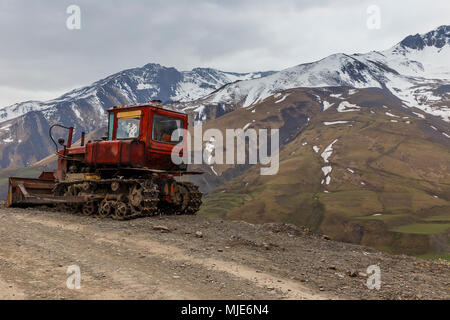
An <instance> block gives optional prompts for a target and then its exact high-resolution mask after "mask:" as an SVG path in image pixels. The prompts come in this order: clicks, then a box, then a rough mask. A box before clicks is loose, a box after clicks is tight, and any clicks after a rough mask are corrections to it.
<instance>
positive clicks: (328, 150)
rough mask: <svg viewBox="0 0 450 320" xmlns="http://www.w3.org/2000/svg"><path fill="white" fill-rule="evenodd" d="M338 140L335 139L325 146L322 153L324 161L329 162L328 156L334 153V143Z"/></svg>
mask: <svg viewBox="0 0 450 320" xmlns="http://www.w3.org/2000/svg"><path fill="white" fill-rule="evenodd" d="M337 141H338V139H336V140H334V141H333V142H332V143H331V144H330V145H329V146H328V147H326V148H325V150H324V151H323V152H322V154H321V155H320V156H321V157H322V159H323V161H325V163H328V158H329V157H330V156H331V154H332V153H333V145H334V144H335V143H336V142H337Z"/></svg>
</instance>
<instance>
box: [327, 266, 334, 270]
mask: <svg viewBox="0 0 450 320" xmlns="http://www.w3.org/2000/svg"><path fill="white" fill-rule="evenodd" d="M327 269H328V270H336V266H328V268H327Z"/></svg>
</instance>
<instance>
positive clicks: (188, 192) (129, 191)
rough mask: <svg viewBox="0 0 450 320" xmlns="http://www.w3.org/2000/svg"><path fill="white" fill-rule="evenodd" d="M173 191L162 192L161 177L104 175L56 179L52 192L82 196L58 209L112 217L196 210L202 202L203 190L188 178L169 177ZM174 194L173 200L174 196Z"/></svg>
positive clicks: (193, 212)
mask: <svg viewBox="0 0 450 320" xmlns="http://www.w3.org/2000/svg"><path fill="white" fill-rule="evenodd" d="M169 184H170V185H171V186H175V187H174V188H176V189H177V190H176V193H175V195H172V197H170V195H168V194H167V192H166V193H165V192H164V187H165V186H166V185H167V181H166V180H162V179H103V180H82V181H72V182H61V183H58V184H57V185H56V186H55V188H54V189H53V193H54V194H56V195H59V196H66V197H68V196H69V197H70V196H75V197H76V196H84V197H86V198H87V199H88V201H86V202H85V203H83V204H66V203H64V204H59V205H57V209H58V210H59V211H63V212H69V213H72V214H82V215H85V216H94V217H98V218H112V219H114V220H130V219H135V218H140V217H148V216H154V215H162V214H189V215H192V214H195V213H196V212H197V211H198V210H199V209H200V205H201V203H202V200H201V199H202V193H201V192H200V191H199V190H198V187H197V186H196V185H194V184H192V183H189V182H176V181H175V180H172V181H169ZM173 198H175V200H174V199H173Z"/></svg>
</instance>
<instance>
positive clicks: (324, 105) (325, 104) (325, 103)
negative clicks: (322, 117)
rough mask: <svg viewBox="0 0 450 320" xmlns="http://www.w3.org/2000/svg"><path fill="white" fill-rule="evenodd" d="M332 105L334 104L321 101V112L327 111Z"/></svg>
mask: <svg viewBox="0 0 450 320" xmlns="http://www.w3.org/2000/svg"><path fill="white" fill-rule="evenodd" d="M333 105H334V103H329V102H328V101H323V102H322V107H323V110H322V111H326V110H327V109H329V108H330V107H332V106H333Z"/></svg>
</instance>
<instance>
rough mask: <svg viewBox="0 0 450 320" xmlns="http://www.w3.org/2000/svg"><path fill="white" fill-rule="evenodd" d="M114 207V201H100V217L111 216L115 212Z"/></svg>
mask: <svg viewBox="0 0 450 320" xmlns="http://www.w3.org/2000/svg"><path fill="white" fill-rule="evenodd" d="M114 207H115V203H114V201H110V200H103V201H102V202H101V203H100V207H99V210H98V216H99V217H100V218H106V217H108V216H111V215H112V214H113V213H114Z"/></svg>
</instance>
